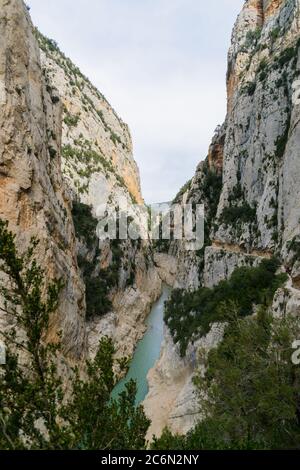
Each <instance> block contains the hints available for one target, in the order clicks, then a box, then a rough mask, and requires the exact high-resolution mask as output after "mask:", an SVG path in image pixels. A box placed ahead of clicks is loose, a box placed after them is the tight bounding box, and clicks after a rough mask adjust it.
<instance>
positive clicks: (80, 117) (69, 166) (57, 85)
mask: <svg viewBox="0 0 300 470" xmlns="http://www.w3.org/2000/svg"><path fill="white" fill-rule="evenodd" d="M0 6H1V23H0V28H1V45H0V106H1V117H0V121H1V126H0V129H1V130H0V139H1V153H0V217H1V218H2V219H6V220H8V221H9V227H10V229H11V230H12V231H13V232H14V233H16V236H17V244H18V247H19V248H22V249H23V248H24V250H25V248H26V246H27V245H28V243H29V241H30V239H31V237H32V236H37V238H39V239H40V244H39V247H38V252H37V258H38V261H39V262H40V264H41V265H42V266H44V267H45V270H46V277H47V278H48V279H51V278H54V277H62V278H63V280H64V282H65V288H64V290H63V292H62V294H61V300H60V305H59V309H58V311H57V313H56V315H55V316H54V317H53V318H52V319H51V328H50V331H49V338H51V339H53V338H54V339H55V338H56V336H57V335H58V333H59V331H60V330H62V332H63V346H64V353H65V355H66V357H69V358H70V360H72V361H75V362H78V361H79V360H81V359H83V358H84V357H85V355H86V353H87V349H88V348H87V346H88V345H89V346H90V352H91V353H93V352H94V350H95V348H96V346H97V344H98V341H99V337H100V336H101V335H102V334H106V333H109V334H110V335H111V336H113V337H114V341H115V346H116V349H117V350H118V355H122V354H123V353H124V354H128V355H131V354H132V352H133V350H134V348H135V345H136V342H137V340H138V339H140V337H141V336H142V334H143V332H144V319H145V318H146V316H147V314H148V313H149V311H150V308H151V305H152V303H153V302H154V301H155V300H156V299H157V298H158V296H159V295H160V292H161V288H162V281H161V279H160V277H159V275H158V272H157V269H156V268H155V266H154V262H153V257H152V252H151V247H150V245H149V243H148V242H147V241H145V242H141V243H139V242H137V241H133V242H131V241H130V240H128V241H125V242H124V243H122V244H121V246H120V247H117V249H116V250H115V252H114V253H113V248H112V246H111V244H109V243H103V244H102V245H101V246H100V250H99V246H98V245H99V243H98V240H97V238H96V235H95V230H94V229H89V230H92V232H93V233H86V234H85V235H86V238H84V237H83V238H81V237H77V238H76V237H75V231H74V224H73V218H72V212H71V211H72V205H73V206H74V205H75V204H79V203H82V204H84V205H86V206H84V207H87V206H90V207H91V210H92V214H93V216H94V217H97V216H99V217H100V216H101V215H103V207H105V206H106V207H108V208H109V209H110V210H113V209H114V208H115V207H117V206H119V205H120V201H121V203H122V204H123V205H124V206H127V208H128V211H129V214H130V216H131V217H133V218H134V219H135V220H137V221H138V220H139V217H141V212H140V209H139V208H136V206H135V203H139V204H142V205H143V199H142V196H141V189H140V178H139V171H138V168H137V165H136V163H135V161H134V159H133V156H132V142H131V137H130V133H129V130H128V127H127V125H126V124H124V123H123V122H122V120H121V119H120V118H119V117H118V116H117V114H116V113H115V111H114V110H113V108H112V107H111V106H110V105H109V103H108V102H107V101H106V100H105V98H104V97H103V95H101V93H100V92H98V90H97V89H96V88H95V87H94V86H93V85H92V84H91V83H90V81H89V80H88V79H87V78H86V77H84V76H83V75H82V73H81V72H80V70H79V69H78V68H77V67H76V66H75V65H74V64H73V63H72V62H71V61H70V60H69V59H68V58H67V57H65V56H64V54H63V53H62V52H61V51H60V50H59V48H58V47H57V45H56V43H55V42H54V41H52V40H49V39H47V38H45V37H44V36H42V35H41V34H40V33H39V32H38V31H37V30H36V29H35V28H34V27H33V25H32V23H31V20H30V17H29V13H28V9H27V8H26V6H25V4H24V2H23V1H21V0H11V1H8V0H7V1H4V0H3V1H1V2H0ZM74 220H75V219H74ZM80 222H81V221H80ZM86 231H88V230H86ZM76 233H77V227H76ZM86 239H90V240H92V243H91V244H90V245H88V244H87V243H86ZM77 258H78V259H80V260H81V261H82V260H83V261H84V263H86V264H88V263H90V265H91V263H92V262H93V263H94V264H93V270H92V271H91V273H90V276H92V277H93V276H96V277H97V276H98V277H99V278H101V273H100V271H101V270H105V269H107V268H109V267H111V265H113V264H114V263H115V264H116V265H117V269H116V270H117V276H116V281H115V284H114V286H113V288H112V289H111V292H110V293H109V297H110V300H111V302H112V311H111V312H110V313H109V314H108V315H107V316H105V317H103V318H102V317H101V318H100V317H96V318H94V319H93V320H89V321H88V322H87V321H86V302H85V286H84V282H83V276H82V272H81V270H79V268H78V262H77ZM2 320H3V322H4V323H5V319H3V318H1V321H2ZM87 333H89V338H87Z"/></svg>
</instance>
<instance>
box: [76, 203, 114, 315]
mask: <svg viewBox="0 0 300 470" xmlns="http://www.w3.org/2000/svg"><path fill="white" fill-rule="evenodd" d="M72 216H73V221H74V226H75V232H76V237H77V238H78V239H80V240H81V241H83V242H84V244H85V245H86V247H87V248H88V249H89V250H90V252H92V253H94V254H93V255H92V259H91V260H90V261H88V259H87V257H82V256H79V257H78V264H79V267H80V269H81V272H82V276H83V280H84V283H85V287H86V305H87V317H88V318H90V317H93V316H95V315H104V314H105V313H107V312H109V311H110V310H111V308H112V304H111V301H110V299H109V293H110V291H111V289H113V288H114V287H116V286H117V285H118V281H119V271H120V268H121V259H122V254H123V252H122V247H121V242H120V241H119V240H112V241H111V244H110V248H111V251H112V261H111V263H110V265H109V267H108V268H106V269H97V266H98V263H99V255H100V253H99V249H98V244H99V241H98V239H97V235H96V228H97V223H98V221H97V219H96V218H95V217H94V216H93V215H92V210H91V207H90V206H88V205H86V204H83V203H81V202H76V201H74V202H73V209H72Z"/></svg>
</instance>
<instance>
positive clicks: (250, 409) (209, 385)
mask: <svg viewBox="0 0 300 470" xmlns="http://www.w3.org/2000/svg"><path fill="white" fill-rule="evenodd" d="M228 313H229V314H230V315H231V317H232V321H231V322H230V323H229V324H228V326H227V329H226V332H225V336H224V339H223V341H222V342H221V344H220V345H219V346H218V347H217V348H216V349H213V350H211V352H210V353H209V355H208V358H205V355H203V358H202V361H203V362H202V363H203V365H205V367H206V373H205V375H204V376H203V375H201V374H200V375H198V376H197V377H196V379H195V384H196V386H197V388H198V390H199V398H200V403H201V410H202V412H203V413H204V417H205V418H204V420H203V421H202V422H200V423H199V424H198V425H197V426H196V427H195V428H194V429H193V430H192V431H190V432H189V433H188V434H187V435H186V436H178V435H172V433H171V432H170V431H169V430H168V429H166V430H165V431H164V433H163V435H162V436H161V438H160V439H155V440H154V443H153V446H152V447H153V448H154V449H164V450H166V449H176V450H177V449H178V450H179V449H186V450H202V449H249V450H250V449H297V448H298V449H299V448H300V392H299V380H300V370H299V366H295V365H293V363H292V360H291V356H292V352H293V350H292V343H293V340H294V339H295V338H297V335H298V337H299V331H300V330H299V321H297V320H296V319H295V318H291V317H284V318H279V319H278V318H277V319H274V318H273V317H272V316H271V315H270V314H268V313H267V310H266V309H264V308H262V309H261V310H260V311H259V313H258V314H257V315H256V316H255V317H247V318H240V317H239V312H238V308H237V307H236V306H234V304H231V306H230V307H229V306H228Z"/></svg>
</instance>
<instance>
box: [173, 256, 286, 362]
mask: <svg viewBox="0 0 300 470" xmlns="http://www.w3.org/2000/svg"><path fill="white" fill-rule="evenodd" d="M277 268H278V263H277V261H276V260H274V259H271V260H263V261H262V262H261V264H260V265H259V266H257V267H242V268H238V269H236V270H235V271H234V272H233V274H232V275H231V277H230V278H229V279H228V280H224V281H221V282H220V283H219V284H218V285H217V286H216V287H214V288H212V289H209V288H205V287H200V288H199V289H198V290H196V291H192V292H190V291H184V290H179V289H175V290H173V292H172V295H171V298H170V300H168V301H167V302H166V307H165V321H166V323H167V325H168V327H169V328H170V331H171V334H172V336H173V339H174V341H175V343H179V345H180V351H181V354H182V355H184V354H185V352H186V348H187V345H188V343H189V341H190V340H191V339H192V337H194V338H196V337H199V336H203V335H205V334H207V333H208V331H209V329H210V325H211V324H212V323H213V322H218V321H225V320H228V319H227V317H226V313H224V308H223V306H224V304H226V303H228V302H232V301H233V302H235V303H236V305H237V307H238V312H239V315H240V316H247V315H251V314H252V312H253V306H254V305H267V304H268V303H269V302H270V301H271V300H272V298H273V296H274V293H275V291H276V290H277V289H278V287H280V286H281V285H282V284H283V282H284V281H285V279H286V275H285V274H278V275H276V270H277ZM225 312H226V309H225Z"/></svg>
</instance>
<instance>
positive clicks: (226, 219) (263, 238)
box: [150, 0, 300, 429]
mask: <svg viewBox="0 0 300 470" xmlns="http://www.w3.org/2000/svg"><path fill="white" fill-rule="evenodd" d="M299 51H300V2H299V0H285V1H284V0H280V1H279V0H248V1H246V2H245V4H244V7H243V10H242V12H241V13H240V15H239V16H238V19H237V21H236V24H235V26H234V29H233V33H232V43H231V47H230V50H229V54H228V74H227V90H228V112H227V116H226V120H225V123H224V124H223V126H221V127H220V128H218V129H217V130H216V134H215V136H214V138H213V142H212V145H211V146H210V149H209V154H208V158H207V159H206V161H205V162H202V163H200V165H199V166H198V168H197V171H196V174H195V176H194V178H193V180H192V181H191V183H190V185H189V189H188V190H187V191H186V192H185V193H184V194H183V195H182V197H181V202H182V203H183V204H184V203H186V202H192V203H198V204H199V203H204V205H205V209H206V230H205V247H204V249H203V250H202V251H201V252H199V253H193V252H191V253H188V252H185V251H184V249H183V247H182V246H181V245H180V243H177V244H173V246H172V247H171V252H172V253H173V254H174V255H176V256H177V263H178V270H177V273H178V275H177V280H176V282H175V285H177V286H179V287H182V288H185V289H189V288H191V289H196V288H198V287H199V286H200V285H202V286H206V287H212V286H214V285H216V284H217V283H218V282H219V281H220V280H222V279H225V278H227V277H228V276H230V275H231V273H232V272H233V270H234V269H235V268H236V267H238V266H243V265H255V264H258V263H259V262H260V260H261V259H263V258H266V257H267V258H269V257H271V256H273V255H277V256H279V257H280V259H281V261H282V265H283V267H284V266H285V267H286V266H289V268H290V270H291V279H290V281H289V283H288V284H287V285H286V286H285V288H284V289H280V290H279V291H278V292H277V294H276V295H275V299H274V311H276V312H277V314H282V313H283V312H284V311H290V312H294V313H298V312H299V287H300V283H299V279H300V272H299V270H300V262H299V253H300V224H299V219H300V198H299V191H300V146H299V142H300V100H299V88H300V81H299V78H300V52H299ZM165 349H166V346H165V348H164V350H163V352H162V356H161V359H160V362H159V363H158V364H157V365H156V367H155V370H154V371H152V372H151V374H150V387H151V393H152V395H154V394H155V393H156V391H155V384H156V383H157V381H156V379H155V378H154V377H155V376H157V374H160V371H161V370H162V368H164V367H165V368H167V367H168V364H167V362H165V363H164V365H163V364H162V362H164V360H165V359H164V358H165V357H166V351H165ZM184 366H185V364H184V363H182V367H183V370H185V369H184ZM170 367H171V366H170ZM186 367H190V364H188V365H186ZM166 377H167V374H165V378H164V377H162V375H161V374H160V384H159V387H158V389H161V388H162V387H163V384H169V386H170V388H172V387H173V385H174V384H175V383H176V378H174V381H171V383H170V380H169V378H166ZM189 383H190V375H189V374H187V379H186V381H184V383H183V384H180V387H179V389H177V392H176V393H177V397H180V394H181V393H182V392H183V390H184V389H185V387H188V384H189ZM175 402H176V398H174V400H173V404H174V403H175ZM189 407H190V405H189V404H187V405H186V409H187V410H188V409H189ZM175 409H176V408H175V405H174V406H173V405H172V406H171V407H170V409H169V410H168V417H167V418H166V419H165V421H168V419H169V418H170V417H171V416H172V414H173V413H174V412H175ZM182 414H184V413H182ZM150 417H151V414H150ZM177 425H178V429H180V423H179V424H178V423H177ZM185 428H186V422H185V421H184V420H183V421H182V429H185Z"/></svg>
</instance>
